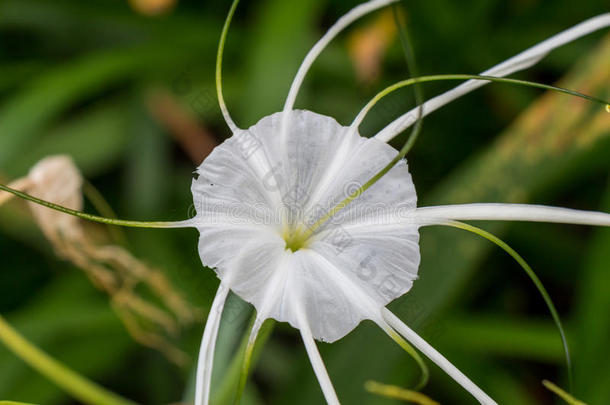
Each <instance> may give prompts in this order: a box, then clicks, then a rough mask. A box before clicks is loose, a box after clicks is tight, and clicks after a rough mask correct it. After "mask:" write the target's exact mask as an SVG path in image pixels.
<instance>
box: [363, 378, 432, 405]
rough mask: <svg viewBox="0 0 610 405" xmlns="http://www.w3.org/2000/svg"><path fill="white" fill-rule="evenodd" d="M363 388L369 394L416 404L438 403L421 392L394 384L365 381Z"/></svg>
mask: <svg viewBox="0 0 610 405" xmlns="http://www.w3.org/2000/svg"><path fill="white" fill-rule="evenodd" d="M364 389H366V390H367V391H368V392H370V393H371V394H377V395H381V396H383V397H386V398H392V399H398V400H401V401H408V402H411V403H415V404H418V405H439V403H438V402H436V401H435V400H433V399H430V398H428V397H427V396H426V395H424V394H422V393H421V392H417V391H412V390H406V389H404V388H400V387H396V386H394V385H388V384H382V383H378V382H377V381H367V382H366V383H365V384H364Z"/></svg>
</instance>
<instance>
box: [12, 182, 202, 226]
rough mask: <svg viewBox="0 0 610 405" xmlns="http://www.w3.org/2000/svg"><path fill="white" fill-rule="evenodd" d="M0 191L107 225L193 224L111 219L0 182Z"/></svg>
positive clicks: (189, 223)
mask: <svg viewBox="0 0 610 405" xmlns="http://www.w3.org/2000/svg"><path fill="white" fill-rule="evenodd" d="M0 191H6V192H7V193H11V194H14V195H16V196H17V197H19V198H22V199H24V200H27V201H30V202H33V203H35V204H38V205H42V206H43V207H47V208H50V209H52V210H55V211H59V212H63V213H64V214H68V215H72V216H75V217H78V218H81V219H86V220H88V221H93V222H99V223H102V224H107V225H117V226H127V227H131V228H188V227H192V226H193V221H192V220H188V219H187V220H185V221H172V222H162V221H156V222H155V221H153V222H143V221H128V220H123V219H112V218H105V217H99V216H97V215H91V214H86V213H84V212H80V211H77V210H73V209H72V208H67V207H63V206H61V205H58V204H53V203H52V202H49V201H45V200H41V199H40V198H36V197H34V196H31V195H29V194H26V193H23V192H21V191H19V190H15V189H13V188H10V187H7V186H5V185H3V184H0Z"/></svg>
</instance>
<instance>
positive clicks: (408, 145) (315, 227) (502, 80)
mask: <svg viewBox="0 0 610 405" xmlns="http://www.w3.org/2000/svg"><path fill="white" fill-rule="evenodd" d="M444 80H486V81H490V82H498V83H507V84H513V85H517V86H525V87H535V88H539V89H544V90H551V91H556V92H560V93H564V94H568V95H571V96H575V97H580V98H583V99H585V100H589V101H593V102H596V103H599V104H602V105H604V106H605V108H606V109H607V110H608V105H610V103H608V102H607V101H604V100H601V99H599V98H596V97H592V96H589V95H586V94H582V93H579V92H577V91H573V90H568V89H564V88H561V87H556V86H550V85H547V84H541V83H535V82H529V81H526V80H518V79H509V78H504V77H494V76H480V75H467V74H451V75H431V76H420V77H413V78H411V79H407V80H403V81H400V82H398V83H395V84H393V85H392V86H389V87H387V88H386V89H384V90H382V91H381V92H379V93H378V94H377V95H376V96H375V97H373V99H372V100H371V101H369V103H368V104H367V105H366V106H365V107H364V108H363V109H362V111H361V112H360V114H358V117H356V120H355V121H354V124H352V127H356V126H357V125H358V123H359V122H361V120H362V118H363V117H364V115H366V113H367V112H368V111H369V110H370V109H371V108H373V106H374V105H375V104H377V102H378V101H379V100H381V99H382V98H383V97H385V96H386V95H388V94H389V93H391V92H393V91H395V90H397V89H400V88H402V87H408V86H412V85H415V84H418V83H425V82H436V81H444ZM420 122H421V120H418V121H417V124H416V125H419V124H420ZM354 129H355V128H354ZM416 139H417V132H415V133H414V134H412V136H410V137H409V139H408V141H407V142H406V143H405V145H404V146H403V147H402V149H401V150H400V152H398V154H397V155H396V157H395V158H394V159H392V161H390V163H388V164H387V165H386V166H385V167H384V168H383V169H381V170H380V171H379V172H378V173H377V174H375V175H374V176H373V177H371V179H369V180H368V181H367V182H366V183H364V185H363V186H361V187H360V188H358V189H357V190H355V191H354V192H352V193H351V194H350V195H349V196H347V197H346V198H345V199H344V200H343V201H341V202H340V203H339V204H337V205H336V206H335V207H333V208H332V209H331V210H330V211H329V212H328V213H327V214H326V215H324V216H323V217H322V218H320V219H319V220H318V221H317V222H316V223H314V224H313V225H312V226H310V227H308V228H307V229H306V230H305V232H304V233H303V235H302V236H301V237H302V238H303V239H304V240H307V239H308V238H309V237H310V236H311V235H313V233H314V232H315V231H316V230H318V228H320V226H322V225H323V224H324V223H325V222H326V221H328V220H329V219H330V218H331V217H333V216H334V215H335V214H337V213H338V212H339V211H341V210H342V209H344V208H345V207H346V206H347V205H348V204H349V203H351V202H352V201H354V200H355V199H356V198H358V197H359V196H360V195H361V194H362V193H364V192H365V191H366V190H368V189H369V188H370V187H371V186H372V185H373V184H375V183H376V182H377V181H378V180H379V179H380V178H382V177H383V176H384V175H385V174H386V173H387V172H389V171H390V170H391V169H392V168H393V167H394V165H396V163H398V162H399V161H400V160H401V159H403V158H404V157H405V156H406V155H407V153H408V152H409V151H410V150H411V148H412V147H413V145H414V144H415V141H416Z"/></svg>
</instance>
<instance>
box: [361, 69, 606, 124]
mask: <svg viewBox="0 0 610 405" xmlns="http://www.w3.org/2000/svg"><path fill="white" fill-rule="evenodd" d="M453 80H481V81H489V82H495V83H505V84H512V85H516V86H524V87H533V88H537V89H542V90H550V91H555V92H559V93H564V94H567V95H570V96H574V97H579V98H583V99H585V100H588V101H592V102H595V103H599V104H601V105H603V106H604V107H605V108H606V109H607V110H609V109H610V108H609V107H608V106H609V105H610V103H609V102H608V101H606V100H602V99H599V98H597V97H593V96H589V95H587V94H583V93H579V92H577V91H574V90H569V89H565V88H563V87H557V86H551V85H548V84H542V83H536V82H530V81H527V80H519V79H510V78H507V77H495V76H481V75H468V74H446V75H427V76H419V77H413V78H410V79H406V80H401V81H399V82H397V83H394V84H393V85H391V86H388V87H386V88H385V89H383V90H382V91H380V92H379V93H377V94H376V95H375V97H373V98H372V99H371V101H369V102H368V103H367V104H366V105H365V106H364V108H363V109H362V110H361V111H360V113H359V114H358V116H357V117H356V119H354V122H353V123H352V125H351V126H352V127H356V126H359V125H360V123H361V122H362V120H363V119H364V116H365V115H366V114H367V113H368V112H369V111H370V110H371V108H373V107H374V106H375V104H377V103H378V102H379V101H380V100H381V99H382V98H384V97H385V96H387V95H388V94H390V93H392V92H393V91H396V90H398V89H401V88H403V87H409V86H413V85H415V84H417V83H426V82H438V81H453Z"/></svg>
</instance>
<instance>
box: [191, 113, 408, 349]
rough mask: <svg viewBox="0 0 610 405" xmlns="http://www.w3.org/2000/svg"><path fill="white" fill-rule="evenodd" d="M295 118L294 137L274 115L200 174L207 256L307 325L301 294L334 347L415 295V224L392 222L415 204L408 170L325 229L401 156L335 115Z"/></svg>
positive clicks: (259, 298)
mask: <svg viewBox="0 0 610 405" xmlns="http://www.w3.org/2000/svg"><path fill="white" fill-rule="evenodd" d="M289 114H290V116H291V119H290V120H289V122H290V127H289V131H288V132H287V136H286V137H285V138H283V139H282V137H281V136H279V135H280V132H281V125H282V123H283V120H282V119H281V117H282V114H281V113H278V114H273V115H271V116H269V117H265V118H263V119H262V120H261V121H260V122H259V123H257V124H256V125H255V126H253V127H251V128H250V129H248V130H247V131H243V132H240V133H238V134H236V135H235V136H234V137H233V138H231V139H229V140H228V141H226V142H225V143H223V144H222V145H220V146H219V147H217V148H216V150H215V151H214V152H213V153H212V154H211V155H210V156H209V157H208V159H206V161H205V162H204V163H203V164H202V165H201V167H200V168H199V169H198V173H199V178H198V179H197V180H195V181H193V194H194V200H195V202H196V207H197V211H198V216H197V217H196V218H195V222H196V223H197V228H198V229H199V231H200V236H201V237H200V243H199V252H200V255H201V258H202V262H203V264H204V265H206V266H209V267H211V268H214V269H215V271H216V273H217V274H218V276H219V277H220V279H221V280H223V283H224V284H226V285H227V286H228V287H229V288H231V290H232V291H234V292H235V293H236V294H237V295H239V296H240V297H241V298H243V299H244V300H245V301H247V302H250V303H251V304H253V305H254V306H255V307H256V309H257V312H258V313H259V314H260V316H261V317H262V318H266V317H270V318H274V319H276V320H278V321H284V322H289V323H290V324H292V325H293V326H294V327H296V328H299V323H298V318H297V314H296V313H295V312H294V307H293V305H291V302H292V300H294V296H295V295H298V296H299V297H301V298H300V302H301V306H302V309H303V311H304V313H305V315H306V317H307V319H308V323H309V327H310V330H311V333H312V334H313V336H314V337H315V338H316V339H319V340H323V341H328V342H332V341H335V340H337V339H339V338H341V337H343V336H344V335H345V334H347V333H348V332H350V331H351V330H352V329H353V328H354V327H356V325H358V323H359V322H360V321H362V320H363V319H371V318H372V317H374V316H378V314H379V311H380V308H382V307H383V306H384V305H385V304H387V303H388V302H390V301H391V300H392V299H394V298H396V297H397V296H399V295H401V294H403V293H405V292H406V291H408V290H409V288H410V287H411V285H412V281H413V280H414V279H415V278H416V276H417V267H418V264H419V251H418V233H417V232H418V231H417V225H414V224H411V226H404V224H401V225H402V226H400V225H396V224H393V223H392V222H390V220H393V216H392V213H393V212H395V211H401V212H403V211H404V212H409V213H411V214H412V213H413V212H414V210H415V207H416V199H417V198H416V194H415V189H414V187H413V183H412V180H411V177H410V175H409V172H408V169H407V165H406V163H405V162H404V161H403V162H400V163H399V164H398V165H396V167H394V168H393V169H392V170H390V172H389V173H388V174H387V175H386V176H384V177H383V178H382V179H381V180H379V181H378V182H377V183H376V184H375V185H373V186H372V187H370V188H369V189H368V190H367V191H366V192H365V193H364V194H362V195H360V196H359V197H357V198H356V199H355V200H354V201H353V202H352V203H351V204H349V205H348V206H347V207H346V208H345V209H343V210H342V211H340V212H338V213H337V214H336V215H335V216H334V217H332V219H331V220H329V221H327V222H324V223H320V224H318V221H319V220H320V218H323V217H324V216H325V215H326V214H327V213H328V212H329V211H330V210H331V209H333V208H334V207H335V206H336V205H337V204H338V203H340V202H342V201H343V200H344V199H345V198H346V197H347V196H348V195H350V193H352V192H354V191H355V190H357V189H358V188H359V187H360V186H362V185H363V184H364V183H365V182H366V181H368V180H369V179H370V178H371V177H372V176H373V175H374V174H375V173H376V172H377V171H378V170H380V169H381V168H383V167H384V166H385V165H387V164H388V163H389V162H390V161H391V160H392V159H393V158H394V157H395V156H396V154H397V152H396V150H394V149H393V148H391V147H390V146H389V145H387V144H385V143H383V142H380V141H378V140H375V139H366V138H363V137H360V136H359V135H358V134H357V132H354V131H348V128H347V127H343V126H341V125H339V124H338V123H337V122H336V121H335V120H334V119H332V118H330V117H326V116H322V115H319V114H315V113H313V112H309V111H292V112H290V113H289ZM246 141H247V142H246ZM246 144H247V145H250V146H252V145H254V146H255V147H253V148H245V147H244V145H246ZM244 151H247V152H248V153H244ZM265 170H268V172H267V173H265ZM212 202H213V203H214V204H212ZM252 204H256V205H257V209H256V210H254V211H255V212H256V213H257V214H254V213H253V212H254V211H253V210H252V209H251V208H250V206H251V205H252ZM261 213H263V214H265V218H261V217H260V215H259V214H261ZM411 217H412V215H411ZM388 218H389V219H388ZM384 221H385V222H384ZM382 222H383V226H370V225H369V224H370V223H378V224H381V223H382ZM314 224H317V225H319V226H317V225H314ZM311 226H314V227H315V232H312V234H311V235H310V237H309V239H308V240H307V241H305V240H304V241H303V244H302V245H300V249H299V250H297V251H295V252H293V251H292V250H291V249H288V248H287V247H288V243H287V240H289V239H290V237H291V236H290V235H292V234H295V233H296V234H297V236H298V235H299V232H303V231H305V230H307V229H308V227H311ZM306 234H307V233H306ZM291 248H292V246H291ZM375 314H377V315H375Z"/></svg>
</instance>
